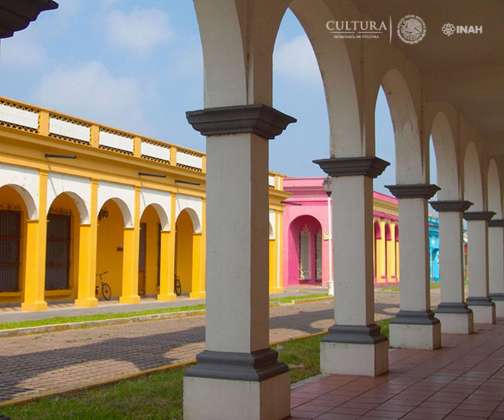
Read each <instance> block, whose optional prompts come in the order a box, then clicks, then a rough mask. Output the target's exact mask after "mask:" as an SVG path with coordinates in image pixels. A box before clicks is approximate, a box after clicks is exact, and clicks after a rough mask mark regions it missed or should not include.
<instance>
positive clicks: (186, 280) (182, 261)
mask: <svg viewBox="0 0 504 420" xmlns="http://www.w3.org/2000/svg"><path fill="white" fill-rule="evenodd" d="M175 247H176V250H175V276H176V277H178V278H179V279H180V282H181V284H182V293H183V294H187V293H191V291H192V275H193V270H192V260H193V224H192V221H191V217H190V216H189V213H187V212H186V211H183V212H182V213H180V215H179V217H178V219H177V224H176V234H175Z"/></svg>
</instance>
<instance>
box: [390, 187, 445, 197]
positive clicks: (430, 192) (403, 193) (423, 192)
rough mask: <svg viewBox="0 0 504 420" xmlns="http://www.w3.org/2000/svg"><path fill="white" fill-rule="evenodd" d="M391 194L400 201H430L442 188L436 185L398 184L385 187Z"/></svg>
mask: <svg viewBox="0 0 504 420" xmlns="http://www.w3.org/2000/svg"><path fill="white" fill-rule="evenodd" d="M385 188H387V189H388V190H389V191H390V192H391V194H392V195H393V196H394V197H395V198H398V199H404V198H423V199H425V200H428V199H429V198H431V197H432V196H434V194H436V193H437V192H438V191H439V190H440V189H441V188H439V187H438V186H437V185H435V184H397V185H385Z"/></svg>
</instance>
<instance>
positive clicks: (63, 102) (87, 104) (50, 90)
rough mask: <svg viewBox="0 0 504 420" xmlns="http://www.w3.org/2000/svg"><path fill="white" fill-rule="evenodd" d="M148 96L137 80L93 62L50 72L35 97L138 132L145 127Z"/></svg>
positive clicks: (60, 109) (65, 111) (64, 108)
mask: <svg viewBox="0 0 504 420" xmlns="http://www.w3.org/2000/svg"><path fill="white" fill-rule="evenodd" d="M144 95H145V92H144V91H143V88H142V86H141V85H140V83H139V82H138V81H137V80H135V79H132V78H128V77H119V76H115V75H113V74H112V73H111V72H110V71H109V70H108V69H107V68H106V67H105V66H104V65H103V64H101V63H99V62H96V61H90V62H85V63H75V65H73V66H71V67H60V68H56V69H55V70H54V71H52V72H50V73H48V74H46V75H45V76H44V77H43V78H42V80H41V82H40V85H39V87H38V88H37V89H36V90H35V92H34V99H35V101H36V102H38V103H40V104H41V105H44V106H48V107H51V108H54V109H56V110H58V111H61V112H64V113H69V114H73V115H75V116H79V117H83V118H90V119H93V120H97V121H98V122H101V123H104V124H107V125H112V126H116V127H117V128H124V129H130V130H135V131H138V130H143V129H145V124H144V115H143V113H142V98H143V97H144Z"/></svg>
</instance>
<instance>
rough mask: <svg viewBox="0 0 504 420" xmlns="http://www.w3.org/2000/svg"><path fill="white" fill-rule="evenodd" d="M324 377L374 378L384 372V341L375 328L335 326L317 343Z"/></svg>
mask: <svg viewBox="0 0 504 420" xmlns="http://www.w3.org/2000/svg"><path fill="white" fill-rule="evenodd" d="M320 370H321V371H322V372H323V373H324V374H345V375H365V376H378V375H381V374H383V373H386V372H387V371H388V341H387V338H386V337H384V336H383V335H381V334H380V329H379V327H378V326H377V325H375V324H372V325H370V326H366V327H360V326H351V325H335V326H333V327H331V328H329V333H328V334H327V336H325V337H324V338H323V339H322V342H321V343H320Z"/></svg>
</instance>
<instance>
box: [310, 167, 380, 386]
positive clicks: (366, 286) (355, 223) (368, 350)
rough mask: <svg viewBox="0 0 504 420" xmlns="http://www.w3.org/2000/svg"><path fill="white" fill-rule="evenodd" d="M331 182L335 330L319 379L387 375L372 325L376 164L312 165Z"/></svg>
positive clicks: (328, 338) (322, 353)
mask: <svg viewBox="0 0 504 420" xmlns="http://www.w3.org/2000/svg"><path fill="white" fill-rule="evenodd" d="M314 162H315V163H317V164H318V165H320V167H321V168H322V170H324V171H325V172H326V173H327V174H328V175H329V176H330V177H331V190H332V193H331V196H332V197H334V200H333V202H332V238H333V249H332V253H333V255H332V258H333V261H334V267H337V269H336V270H334V303H335V307H334V315H335V324H334V326H333V327H331V328H330V329H329V334H328V335H327V336H326V337H324V339H323V340H322V343H321V347H320V365H321V370H322V372H323V373H340V374H359V375H370V376H375V375H379V374H381V373H384V372H386V371H387V370H388V341H387V339H386V338H385V337H383V336H382V335H381V334H380V332H379V328H378V327H377V325H376V324H375V323H374V284H373V238H374V235H373V182H372V179H373V178H374V177H376V176H377V175H379V174H380V173H381V172H382V171H383V170H384V169H385V167H386V166H387V165H388V162H385V161H383V160H381V159H377V158H368V157H362V158H332V159H321V160H316V161H314Z"/></svg>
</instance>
